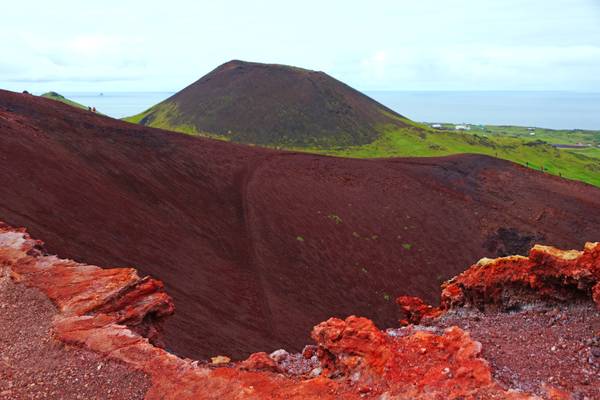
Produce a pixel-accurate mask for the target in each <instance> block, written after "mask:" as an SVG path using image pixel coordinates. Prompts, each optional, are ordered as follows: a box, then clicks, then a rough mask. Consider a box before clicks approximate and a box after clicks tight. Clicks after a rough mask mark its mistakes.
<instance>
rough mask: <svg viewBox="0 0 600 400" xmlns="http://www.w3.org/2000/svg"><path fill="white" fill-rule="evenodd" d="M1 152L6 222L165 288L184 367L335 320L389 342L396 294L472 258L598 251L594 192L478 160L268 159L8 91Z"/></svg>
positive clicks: (435, 280)
mask: <svg viewBox="0 0 600 400" xmlns="http://www.w3.org/2000/svg"><path fill="white" fill-rule="evenodd" d="M0 149H1V152H0V219H1V220H4V221H6V222H7V223H10V224H12V225H17V226H18V225H22V226H27V227H28V229H29V231H30V232H31V234H32V235H34V236H35V237H41V238H44V239H45V240H46V244H47V248H48V250H49V251H50V252H52V253H57V254H59V255H60V256H62V257H70V258H75V259H77V260H81V261H85V262H88V263H92V264H97V265H135V266H137V267H138V268H139V270H140V271H141V272H142V273H148V274H152V275H153V276H155V277H157V278H158V279H161V280H163V281H164V282H165V284H166V286H167V290H168V292H169V293H170V294H171V295H172V296H173V298H174V301H175V306H176V313H175V316H173V317H172V318H171V319H170V321H168V325H167V326H166V341H167V345H168V348H170V349H172V350H173V351H175V352H177V353H178V354H182V355H187V356H192V357H195V358H198V357H205V356H210V355H215V354H219V353H220V354H229V355H232V356H234V357H241V356H244V355H247V354H248V353H250V352H252V351H256V350H261V351H270V350H274V349H277V348H280V347H285V348H287V349H288V350H297V349H299V347H300V346H302V345H304V344H305V343H307V342H308V340H309V339H308V337H307V336H306V335H307V332H309V331H310V328H311V327H312V326H313V325H314V324H316V323H318V322H320V321H322V320H325V319H327V318H329V317H331V316H338V317H345V316H347V315H349V314H356V315H363V316H366V317H370V318H372V319H373V320H374V321H375V322H376V323H377V324H378V325H379V326H380V327H385V326H387V325H396V319H397V318H398V314H397V307H396V305H395V304H394V301H393V299H394V298H395V297H396V295H399V294H411V295H417V296H422V297H423V298H425V299H426V300H430V301H435V300H436V297H437V295H438V292H439V289H438V284H439V282H440V281H441V280H443V279H446V278H449V277H451V276H453V275H455V274H456V273H458V272H459V271H462V269H463V268H464V266H465V265H468V264H469V263H470V262H472V260H473V259H478V258H480V257H483V256H497V255H501V254H506V253H515V252H517V253H518V252H527V250H528V248H529V247H530V245H531V243H532V242H535V241H538V240H539V241H541V242H543V243H546V244H549V245H555V246H559V247H562V248H573V247H577V246H579V245H580V243H581V242H584V241H594V240H597V239H598V238H599V237H600V211H599V210H600V190H598V189H596V188H593V187H591V186H588V185H585V184H582V183H577V182H571V181H566V180H561V179H559V178H557V177H552V176H548V175H544V174H542V173H539V172H535V171H532V170H529V169H525V168H521V167H519V166H518V165H515V164H512V163H510V162H506V161H501V160H497V159H493V158H490V157H485V156H474V155H466V156H454V157H446V158H429V159H391V160H353V159H339V158H331V157H322V156H316V155H309V154H294V153H286V152H275V151H269V150H264V149H257V148H253V147H246V146H241V145H235V144H231V143H223V142H218V141H212V140H208V139H202V138H196V137H189V136H185V135H181V134H176V133H170V132H166V131H160V130H156V129H150V128H145V127H142V126H138V125H132V124H127V123H124V122H120V121H117V120H113V119H110V118H106V117H102V116H99V115H95V114H91V113H88V112H86V111H83V110H77V109H75V108H72V107H69V106H67V105H63V104H61V103H59V102H55V101H52V100H46V99H43V98H39V97H34V96H30V95H21V94H14V93H11V92H6V91H0ZM440 260H442V261H440Z"/></svg>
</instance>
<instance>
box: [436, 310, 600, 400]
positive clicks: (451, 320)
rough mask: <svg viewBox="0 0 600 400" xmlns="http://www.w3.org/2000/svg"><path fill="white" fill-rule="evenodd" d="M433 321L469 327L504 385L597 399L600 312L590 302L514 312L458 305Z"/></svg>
mask: <svg viewBox="0 0 600 400" xmlns="http://www.w3.org/2000/svg"><path fill="white" fill-rule="evenodd" d="M436 325H438V326H440V327H449V326H453V325H456V326H459V327H461V328H462V329H465V330H467V331H469V332H470V334H471V337H472V338H473V339H475V340H477V341H479V342H481V344H482V346H483V349H482V355H483V357H484V358H485V359H486V360H488V361H489V362H490V364H491V366H492V372H493V374H494V377H495V378H496V379H497V380H498V381H499V383H500V384H502V385H504V386H505V387H506V388H512V389H520V390H524V391H527V392H534V393H536V394H542V393H543V392H544V389H543V388H544V386H545V385H546V386H553V387H556V388H559V389H563V390H566V391H569V392H571V393H573V394H574V397H573V398H574V400H585V399H589V400H591V399H600V312H599V311H598V310H597V308H596V306H595V305H594V304H592V303H579V304H574V305H569V306H564V305H560V306H556V305H555V306H552V305H538V306H535V307H531V308H530V309H527V310H523V311H519V312H513V313H496V312H494V313H489V312H486V313H485V314H483V313H479V312H465V310H459V311H457V312H455V313H450V314H446V315H445V316H444V317H442V319H441V320H440V321H438V322H436Z"/></svg>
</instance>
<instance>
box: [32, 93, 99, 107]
mask: <svg viewBox="0 0 600 400" xmlns="http://www.w3.org/2000/svg"><path fill="white" fill-rule="evenodd" d="M41 97H45V98H47V99H52V100H56V101H60V102H61V103H65V104H68V105H70V106H73V107H77V108H83V109H85V110H87V109H88V108H87V106H84V105H83V104H79V103H77V102H75V101H73V100H69V99H67V98H66V97H65V96H63V95H61V94H58V93H56V92H48V93H44V94H42V95H41Z"/></svg>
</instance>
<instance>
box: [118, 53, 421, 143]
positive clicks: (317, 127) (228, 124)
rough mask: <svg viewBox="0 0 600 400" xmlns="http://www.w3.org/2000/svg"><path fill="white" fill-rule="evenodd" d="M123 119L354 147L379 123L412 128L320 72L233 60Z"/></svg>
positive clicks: (258, 139) (239, 137)
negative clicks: (159, 101)
mask: <svg viewBox="0 0 600 400" xmlns="http://www.w3.org/2000/svg"><path fill="white" fill-rule="evenodd" d="M127 120H128V121H130V122H136V123H140V124H142V125H146V126H152V127H157V128H163V129H170V130H177V131H181V132H185V133H190V134H204V135H206V136H217V137H220V138H225V139H228V140H233V141H237V142H243V143H255V144H270V145H279V144H280V145H288V146H290V145H291V146H313V145H314V146H338V145H344V146H347V145H361V144H367V143H370V142H372V141H373V140H375V139H376V138H377V137H378V136H379V135H380V132H381V131H382V130H383V129H384V128H385V127H386V126H396V127H413V125H412V123H411V121H409V120H408V119H406V118H404V117H403V116H401V115H399V114H397V113H395V112H394V111H392V110H390V109H389V108H387V107H385V106H383V105H382V104H380V103H378V102H376V101H375V100H373V99H371V98H370V97H368V96H366V95H364V94H362V93H360V92H359V91H357V90H355V89H353V88H351V87H350V86H348V85H346V84H344V83H342V82H340V81H338V80H336V79H334V78H332V77H331V76H329V75H327V74H325V73H324V72H317V71H311V70H307V69H302V68H296V67H291V66H286V65H277V64H259V63H253V62H244V61H237V60H234V61H230V62H228V63H226V64H223V65H221V66H220V67H218V68H217V69H215V70H213V71H212V72H210V73H209V74H207V75H205V76H204V77H202V78H201V79H199V80H198V81H196V82H194V83H193V84H191V85H190V86H188V87H186V88H185V89H183V90H182V91H180V92H178V93H176V94H175V95H173V96H171V97H170V98H168V99H167V100H165V101H163V102H162V103H159V104H157V105H155V106H153V107H152V108H150V109H149V110H147V111H145V112H143V113H142V114H139V115H136V116H134V117H130V118H128V119H127ZM413 128H414V127H413ZM414 129H418V128H414Z"/></svg>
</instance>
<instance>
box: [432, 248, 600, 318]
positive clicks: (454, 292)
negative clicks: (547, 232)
mask: <svg viewBox="0 0 600 400" xmlns="http://www.w3.org/2000/svg"><path fill="white" fill-rule="evenodd" d="M590 298H591V299H593V300H594V302H595V303H596V304H597V306H598V308H600V243H586V244H585V247H584V249H583V251H576V250H569V251H564V250H559V249H556V248H553V247H549V246H540V245H536V246H534V247H533V248H532V249H531V251H530V253H529V257H522V256H511V257H503V258H498V259H495V260H490V259H482V260H480V261H479V262H478V263H477V264H475V265H473V266H472V267H471V268H469V269H468V270H466V271H465V272H463V273H462V274H460V275H458V276H457V277H455V278H453V279H451V280H450V281H448V282H447V283H445V284H444V285H443V290H442V305H441V309H444V310H448V309H452V308H457V307H465V306H472V307H476V308H479V309H485V308H490V307H498V308H501V309H503V310H511V309H513V310H514V309H518V308H519V307H521V306H523V305H525V304H528V303H531V302H536V301H558V302H565V301H572V300H577V299H590Z"/></svg>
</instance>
